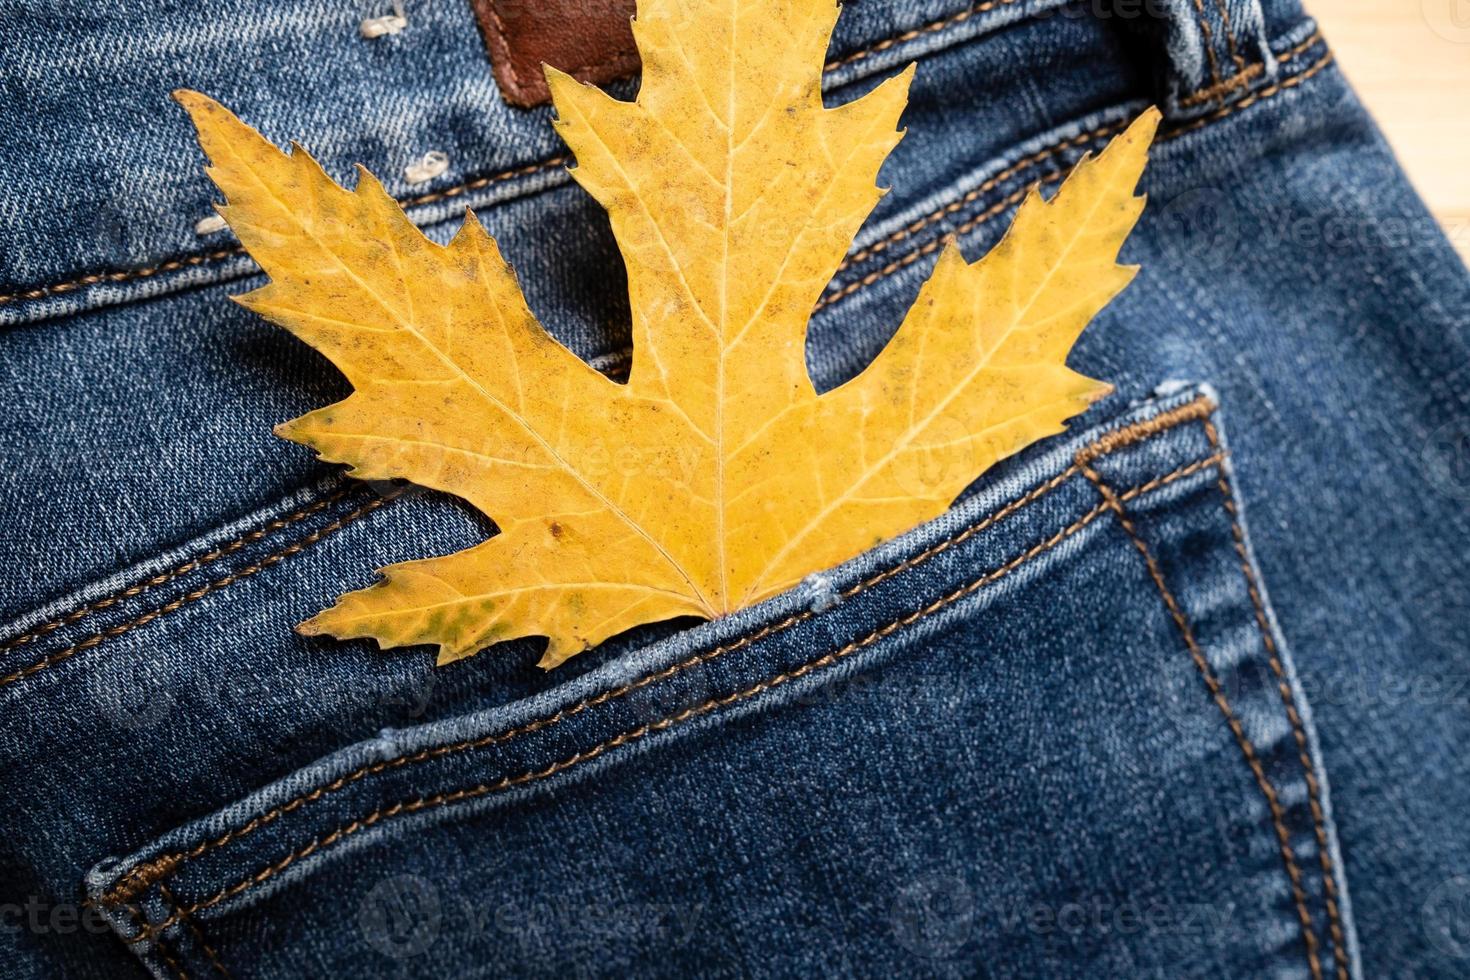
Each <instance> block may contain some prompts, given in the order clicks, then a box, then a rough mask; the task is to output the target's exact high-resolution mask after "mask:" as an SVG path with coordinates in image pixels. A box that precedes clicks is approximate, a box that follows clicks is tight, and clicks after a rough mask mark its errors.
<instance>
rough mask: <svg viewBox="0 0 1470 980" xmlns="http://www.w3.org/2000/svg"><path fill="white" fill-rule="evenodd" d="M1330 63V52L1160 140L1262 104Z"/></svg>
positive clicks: (1170, 132)
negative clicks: (1307, 66)
mask: <svg viewBox="0 0 1470 980" xmlns="http://www.w3.org/2000/svg"><path fill="white" fill-rule="evenodd" d="M1332 61H1333V54H1332V52H1331V51H1328V52H1327V53H1326V54H1324V55H1323V56H1322V57H1321V58H1319V59H1317V61H1316V62H1314V63H1313V64H1312V66H1311V67H1310V68H1307V69H1306V70H1305V71H1303V72H1301V73H1299V74H1296V75H1292V76H1290V77H1288V78H1283V79H1282V80H1281V81H1279V82H1277V83H1276V84H1275V85H1271V86H1268V87H1266V88H1263V89H1261V90H1260V91H1259V92H1257V93H1256V94H1255V95H1252V96H1249V97H1248V98H1244V99H1241V100H1240V101H1239V102H1232V103H1231V104H1230V105H1227V106H1222V107H1220V108H1219V109H1216V110H1215V111H1214V112H1212V113H1210V114H1209V115H1207V116H1202V117H1200V118H1199V119H1196V120H1194V121H1193V122H1191V123H1188V124H1186V125H1184V126H1180V127H1179V128H1178V129H1174V130H1170V131H1169V132H1168V133H1167V134H1165V135H1164V136H1163V137H1162V138H1163V139H1175V138H1176V137H1179V136H1183V135H1184V134H1186V133H1192V132H1194V131H1195V130H1196V129H1199V128H1200V127H1201V126H1208V125H1210V124H1211V123H1213V122H1217V121H1218V120H1221V119H1224V118H1225V117H1226V116H1228V115H1230V114H1231V113H1234V112H1239V111H1240V110H1241V109H1246V108H1249V107H1250V106H1253V105H1255V104H1256V103H1257V102H1263V101H1265V100H1266V99H1269V98H1271V97H1272V96H1274V95H1279V94H1280V93H1282V92H1283V91H1285V90H1286V89H1289V88H1295V87H1296V86H1298V85H1301V84H1302V83H1303V82H1305V81H1307V80H1308V79H1310V78H1311V77H1312V76H1313V75H1315V74H1317V73H1318V72H1319V71H1321V70H1322V69H1324V68H1326V67H1327V66H1328V65H1330V64H1332Z"/></svg>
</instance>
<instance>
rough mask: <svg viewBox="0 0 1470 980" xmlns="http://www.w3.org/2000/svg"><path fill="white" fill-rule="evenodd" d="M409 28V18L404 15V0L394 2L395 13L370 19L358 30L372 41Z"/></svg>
mask: <svg viewBox="0 0 1470 980" xmlns="http://www.w3.org/2000/svg"><path fill="white" fill-rule="evenodd" d="M407 26H408V18H407V17H405V16H404V15H403V0H393V12H392V13H391V14H384V15H382V16H381V17H368V18H367V19H365V20H364V21H363V22H362V23H361V24H359V25H358V27H357V29H358V31H359V32H360V33H361V34H362V36H363V37H365V38H368V39H372V38H375V37H383V36H384V35H386V34H397V33H398V32H399V31H402V30H403V29H404V28H406V27H407Z"/></svg>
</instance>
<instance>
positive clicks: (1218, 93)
mask: <svg viewBox="0 0 1470 980" xmlns="http://www.w3.org/2000/svg"><path fill="white" fill-rule="evenodd" d="M1321 41H1322V32H1321V31H1320V30H1316V31H1313V32H1312V33H1311V35H1310V36H1308V37H1307V39H1306V40H1304V41H1302V42H1301V43H1300V44H1297V45H1294V46H1293V47H1291V48H1288V49H1287V50H1285V51H1282V52H1279V53H1278V54H1277V55H1276V63H1277V64H1286V63H1287V62H1288V61H1291V60H1292V59H1294V58H1296V57H1297V56H1298V55H1300V54H1302V52H1304V51H1306V50H1307V49H1308V48H1311V47H1314V46H1316V45H1317V44H1319V43H1321ZM1265 70H1266V66H1265V63H1264V62H1256V63H1255V64H1252V65H1247V66H1245V67H1244V68H1242V69H1241V70H1240V71H1239V72H1237V73H1236V74H1234V75H1231V76H1230V77H1229V78H1227V79H1225V80H1223V81H1222V82H1220V83H1219V84H1218V85H1211V86H1209V87H1208V88H1202V89H1200V90H1199V91H1198V92H1194V93H1192V94H1190V95H1185V96H1182V97H1181V98H1180V99H1179V105H1180V106H1181V107H1189V106H1196V105H1201V104H1203V103H1205V102H1210V101H1213V100H1214V99H1223V98H1224V97H1225V96H1227V95H1230V94H1231V93H1232V92H1234V91H1235V90H1236V89H1240V88H1245V87H1246V86H1248V85H1250V83H1251V82H1253V81H1255V80H1256V78H1258V77H1259V76H1260V74H1261V73H1262V72H1263V71H1265Z"/></svg>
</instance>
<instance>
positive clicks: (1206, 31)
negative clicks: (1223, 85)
mask: <svg viewBox="0 0 1470 980" xmlns="http://www.w3.org/2000/svg"><path fill="white" fill-rule="evenodd" d="M1194 12H1195V17H1196V19H1198V21H1199V30H1200V40H1201V42H1202V43H1203V44H1204V48H1205V57H1206V58H1207V59H1208V60H1209V62H1210V78H1212V79H1214V82H1215V84H1216V85H1219V84H1220V63H1219V62H1218V61H1217V60H1216V59H1215V32H1214V31H1213V30H1212V29H1211V28H1210V15H1209V14H1207V13H1205V5H1204V0H1194Z"/></svg>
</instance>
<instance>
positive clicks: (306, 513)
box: [0, 486, 353, 687]
mask: <svg viewBox="0 0 1470 980" xmlns="http://www.w3.org/2000/svg"><path fill="white" fill-rule="evenodd" d="M352 489H353V488H352V487H350V486H349V487H343V488H341V489H338V490H336V491H334V492H333V493H331V494H328V495H327V496H324V497H320V498H318V499H316V500H314V501H312V502H311V503H309V504H307V505H306V506H305V507H302V508H300V509H298V510H296V511H294V512H292V513H290V514H287V515H286V516H285V517H279V518H276V519H275V520H272V521H268V522H266V523H265V524H262V525H260V526H259V527H256V528H252V529H251V530H249V531H246V532H245V533H244V534H242V535H240V536H239V537H237V538H235V539H234V540H232V541H228V542H226V543H225V544H222V545H219V546H217V547H214V548H211V549H210V550H209V551H207V552H205V553H204V554H202V555H199V556H197V557H195V558H190V559H189V560H188V561H185V562H184V563H183V564H181V565H178V566H175V567H174V568H172V569H170V570H169V571H166V572H160V573H158V574H157V575H154V576H152V577H151V578H147V579H144V580H143V581H141V582H135V583H134V584H132V585H129V586H127V587H125V588H122V589H119V590H117V591H116V592H114V593H112V594H111V595H108V596H104V597H103V598H101V599H97V600H96V601H94V602H89V603H87V604H86V605H84V606H79V607H78V608H76V609H72V610H70V611H68V612H65V613H63V614H61V615H60V616H57V617H56V618H55V619H52V620H49V621H47V622H45V623H42V624H41V625H40V626H37V627H34V628H33V629H31V630H29V631H28V632H25V633H22V634H21V635H20V636H17V637H15V638H14V639H12V640H7V641H5V642H4V643H0V653H8V652H10V651H11V650H15V649H18V648H20V647H23V646H25V645H26V644H27V643H32V642H34V641H35V640H39V639H41V638H42V637H44V636H49V635H50V634H52V633H54V632H56V631H57V630H59V629H61V628H62V627H63V626H70V625H72V624H73V623H76V622H78V621H80V620H82V619H85V618H86V617H88V616H90V615H92V614H93V613H96V612H101V611H103V610H104V609H110V608H112V607H113V606H115V605H117V604H118V603H119V602H122V601H124V600H125V599H132V598H135V597H137V596H140V595H142V594H143V593H144V592H147V591H149V590H150V589H154V588H157V587H158V586H160V585H165V584H167V583H169V582H172V581H173V580H174V579H176V578H179V577H180V576H183V575H187V574H189V573H190V572H193V571H195V570H196V569H199V568H202V567H203V566H205V565H209V564H212V563H214V562H216V561H219V560H220V559H221V558H224V557H226V556H228V555H232V554H234V553H235V552H237V551H239V550H240V549H241V548H243V547H245V546H246V545H249V544H255V543H256V542H258V541H261V540H263V539H265V538H267V537H270V536H271V535H273V534H276V533H277V532H279V531H283V530H285V529H286V528H288V527H290V526H291V525H292V524H297V523H299V522H301V521H304V520H305V519H306V518H308V517H311V516H312V515H313V514H316V513H319V512H320V511H322V510H323V509H325V508H326V507H329V506H331V505H332V504H334V503H336V502H337V501H339V500H341V499H342V498H343V497H345V496H347V494H349V493H351V492H352ZM3 686H4V684H3V683H0V687H3Z"/></svg>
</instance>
